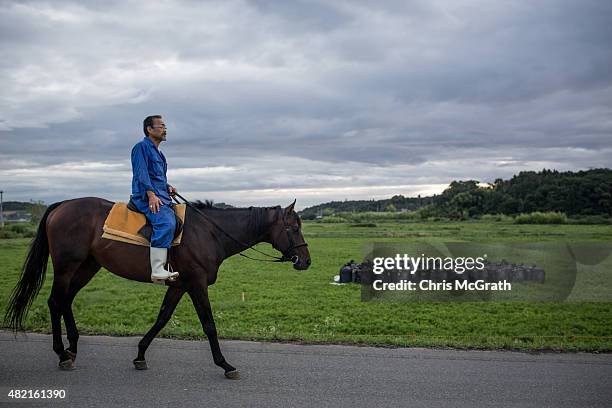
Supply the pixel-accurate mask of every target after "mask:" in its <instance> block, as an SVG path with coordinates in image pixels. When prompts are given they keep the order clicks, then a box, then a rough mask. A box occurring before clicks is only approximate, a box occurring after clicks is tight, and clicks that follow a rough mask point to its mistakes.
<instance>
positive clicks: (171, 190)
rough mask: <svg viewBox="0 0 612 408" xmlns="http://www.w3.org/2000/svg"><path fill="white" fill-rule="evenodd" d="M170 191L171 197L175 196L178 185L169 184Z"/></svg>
mask: <svg viewBox="0 0 612 408" xmlns="http://www.w3.org/2000/svg"><path fill="white" fill-rule="evenodd" d="M168 193H169V194H170V197H174V196H175V195H176V187H174V186H171V185H170V184H168Z"/></svg>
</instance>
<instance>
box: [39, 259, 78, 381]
mask: <svg viewBox="0 0 612 408" xmlns="http://www.w3.org/2000/svg"><path fill="white" fill-rule="evenodd" d="M80 264H81V262H71V263H64V264H58V265H54V268H53V286H52V287H51V295H50V296H49V300H48V301H47V304H48V305H49V311H50V312H51V329H52V330H53V351H55V353H56V354H57V355H58V356H59V359H60V362H59V367H60V368H61V369H62V370H72V369H73V368H74V362H73V361H72V358H71V357H70V354H69V353H68V351H66V350H64V343H63V342H62V313H63V311H64V305H65V304H66V302H67V300H68V290H69V286H70V281H71V279H72V277H73V276H74V272H75V271H76V270H77V269H78V268H79V266H80Z"/></svg>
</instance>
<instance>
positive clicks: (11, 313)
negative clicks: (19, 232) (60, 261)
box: [4, 201, 63, 331]
mask: <svg viewBox="0 0 612 408" xmlns="http://www.w3.org/2000/svg"><path fill="white" fill-rule="evenodd" d="M62 203H63V201H61V202H59V203H54V204H51V205H50V206H49V207H48V208H47V211H45V214H44V215H43V216H42V219H41V220H40V224H39V225H38V231H37V232H36V237H35V238H34V239H33V240H32V243H31V244H30V251H29V252H28V256H27V257H26V259H25V262H24V263H23V272H22V273H21V279H19V283H17V286H15V289H13V294H12V295H11V300H10V301H9V305H8V307H7V309H6V314H5V315H4V326H6V327H10V328H11V329H13V330H14V331H17V330H23V319H24V318H25V317H26V315H27V314H28V310H29V309H30V306H32V302H33V301H34V298H35V297H36V295H38V292H39V291H40V288H41V287H42V284H43V282H44V281H45V273H46V272H47V261H48V259H49V242H48V240H47V218H48V217H49V214H50V213H51V211H53V210H54V209H56V208H57V207H58V206H59V205H60V204H62Z"/></svg>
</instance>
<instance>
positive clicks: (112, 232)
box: [102, 202, 187, 246]
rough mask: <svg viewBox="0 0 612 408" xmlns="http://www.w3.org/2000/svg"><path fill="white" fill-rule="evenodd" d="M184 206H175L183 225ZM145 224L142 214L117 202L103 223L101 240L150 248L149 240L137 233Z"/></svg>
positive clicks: (174, 243) (178, 241)
mask: <svg viewBox="0 0 612 408" xmlns="http://www.w3.org/2000/svg"><path fill="white" fill-rule="evenodd" d="M186 207H187V206H186V205H185V204H177V205H176V206H175V208H176V215H177V216H178V217H179V218H180V219H181V220H182V221H183V225H184V224H185V208H186ZM146 223H147V219H146V218H145V216H144V214H141V213H137V212H135V211H130V210H128V208H127V203H123V202H117V203H115V205H113V208H111V210H110V212H109V213H108V217H106V221H104V227H103V230H104V233H103V234H102V238H106V239H112V240H114V241H121V242H127V243H128V244H135V245H142V246H151V244H150V242H149V240H147V239H146V238H145V237H143V236H142V235H140V234H138V231H139V230H140V229H141V228H142V227H143V226H144V225H145V224H146ZM182 237H183V232H182V231H181V233H180V234H179V236H178V237H176V238H175V239H174V241H172V246H175V245H178V244H180V243H181V238H182Z"/></svg>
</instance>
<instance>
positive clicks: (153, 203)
mask: <svg viewBox="0 0 612 408" xmlns="http://www.w3.org/2000/svg"><path fill="white" fill-rule="evenodd" d="M147 196H148V197H149V210H151V212H152V213H153V214H157V213H158V212H159V207H161V206H162V205H164V203H163V202H162V200H160V199H159V197H157V196H156V195H155V193H154V192H152V191H147Z"/></svg>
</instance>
